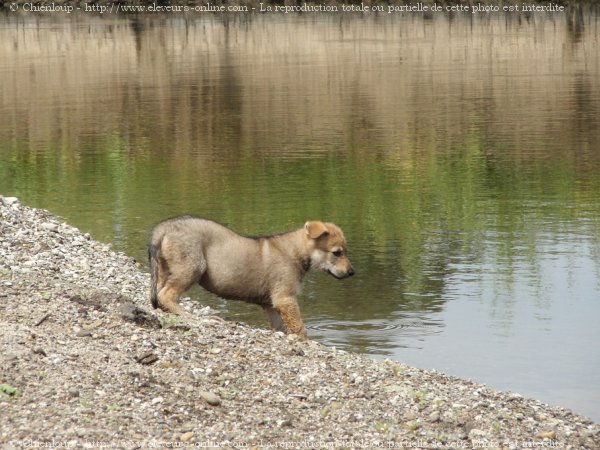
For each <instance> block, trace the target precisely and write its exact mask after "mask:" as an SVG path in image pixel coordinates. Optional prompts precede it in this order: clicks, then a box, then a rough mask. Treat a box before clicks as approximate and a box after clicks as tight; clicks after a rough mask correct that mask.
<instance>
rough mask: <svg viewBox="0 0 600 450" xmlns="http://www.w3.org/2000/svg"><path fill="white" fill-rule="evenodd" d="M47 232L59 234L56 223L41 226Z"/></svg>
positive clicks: (45, 223) (46, 223)
mask: <svg viewBox="0 0 600 450" xmlns="http://www.w3.org/2000/svg"><path fill="white" fill-rule="evenodd" d="M40 227H41V228H43V229H44V230H46V231H52V232H53V233H58V225H57V224H55V223H50V222H44V223H42V224H41V225H40Z"/></svg>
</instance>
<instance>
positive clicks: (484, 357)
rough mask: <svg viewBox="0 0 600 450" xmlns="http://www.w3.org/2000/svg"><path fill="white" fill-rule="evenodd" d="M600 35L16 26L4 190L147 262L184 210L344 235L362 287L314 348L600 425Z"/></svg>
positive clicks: (366, 20)
mask: <svg viewBox="0 0 600 450" xmlns="http://www.w3.org/2000/svg"><path fill="white" fill-rule="evenodd" d="M598 37H599V22H598V20H597V16H596V15H594V14H593V13H585V14H581V15H577V14H535V15H528V16H526V15H501V14H497V15H494V14H488V15H481V16H479V17H473V16H472V15H464V16H462V15H445V14H440V15H429V16H427V15H425V16H424V15H418V14H411V15H404V16H387V15H364V16H358V15H357V16H354V15H350V14H346V15H344V14H331V15H328V14H303V15H295V14H285V15H284V14H265V15H258V14H240V15H226V14H222V15H220V14H213V15H204V16H203V15H199V14H196V15H185V14H171V15H150V14H149V15H137V16H126V15H112V16H108V15H106V16H102V15H98V16H94V15H92V14H87V15H86V14H79V15H77V14H72V15H60V14H47V15H43V14H33V13H30V14H25V13H22V14H10V13H6V14H5V15H4V16H1V18H0V79H1V80H2V83H1V84H0V117H1V119H2V120H0V193H2V194H4V195H11V196H18V197H19V198H20V199H21V201H22V202H23V203H25V204H27V205H30V206H35V207H41V208H45V209H48V210H50V211H51V212H53V213H55V214H58V215H60V216H61V217H63V218H64V220H66V221H68V222H69V223H71V224H73V225H75V226H77V227H79V228H81V229H82V230H84V231H86V232H90V233H91V234H92V236H93V237H94V238H96V239H98V240H101V241H104V242H110V243H112V244H113V247H114V248H115V249H116V250H119V251H124V252H126V253H128V254H129V255H131V256H132V257H135V258H136V259H138V260H140V261H142V262H143V263H144V264H145V262H146V259H145V258H146V257H145V252H146V250H145V246H146V241H147V237H148V233H149V230H150V229H151V228H152V226H153V225H154V224H155V223H156V222H158V221H160V220H161V219H163V218H166V217H170V216H174V215H179V214H195V215H199V216H202V217H207V218H211V219H214V220H216V221H219V222H221V223H224V224H227V225H228V226H230V227H231V228H233V229H234V230H236V231H238V232H240V233H242V234H249V235H257V234H259V235H264V234H270V233H277V232H281V231H285V230H289V229H293V228H297V227H300V226H302V225H303V224H304V222H305V221H306V220H309V219H323V220H328V221H332V222H336V223H337V224H339V225H340V226H341V227H342V228H343V229H344V232H345V234H346V237H347V239H348V242H349V253H350V258H351V260H352V262H353V265H354V268H355V270H356V272H357V274H356V275H355V276H354V277H353V278H351V279H347V280H342V281H338V280H335V279H333V278H332V277H329V276H327V275H325V274H322V273H314V274H311V275H309V276H308V278H307V279H306V280H305V283H304V288H303V291H302V295H301V299H300V307H301V310H302V313H303V316H304V318H305V320H306V322H307V325H308V327H309V335H310V336H311V338H313V339H316V340H318V341H320V342H323V343H325V344H328V345H334V346H336V347H338V348H342V349H346V350H353V351H358V352H363V353H366V354H368V355H371V356H372V357H375V358H391V359H394V360H397V361H400V362H403V363H407V364H410V365H414V366H417V367H423V368H434V369H436V370H438V371H441V372H446V373H448V374H452V375H456V376H460V377H465V378H471V379H473V380H475V381H478V382H482V383H486V384H488V385H489V386H491V387H493V388H497V389H503V390H512V391H515V392H519V393H521V394H523V395H526V396H532V397H536V398H538V399H540V400H542V401H544V402H547V403H551V404H556V405H561V406H566V407H569V408H572V409H574V410H575V411H576V412H578V413H581V414H585V415H588V416H590V417H592V418H594V419H595V420H596V421H598V420H600V352H599V351H598V348H599V346H598V344H599V342H600V327H599V326H598V317H600V281H599V280H600V146H599V145H600V126H599V125H600V75H599V74H600V55H599V52H600V50H599V49H600V46H599V45H598ZM140 289H144V290H146V289H148V287H147V286H140ZM188 295H190V296H191V297H192V298H194V299H197V300H198V301H199V302H202V303H204V304H209V305H211V306H213V307H214V308H217V309H219V310H221V311H222V314H223V316H224V317H227V318H230V319H232V320H239V321H244V322H247V323H250V324H252V325H255V326H262V327H266V326H267V324H266V320H265V318H264V317H263V315H262V312H261V311H260V310H259V308H256V307H255V306H252V305H247V304H243V303H235V302H228V301H223V300H220V299H218V298H215V297H212V296H211V295H209V294H207V293H206V292H203V291H201V290H200V289H197V290H192V291H190V293H189V294H188Z"/></svg>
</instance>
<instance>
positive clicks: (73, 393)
mask: <svg viewBox="0 0 600 450" xmlns="http://www.w3.org/2000/svg"><path fill="white" fill-rule="evenodd" d="M67 392H68V393H69V395H70V396H71V397H79V390H78V389H77V388H74V387H70V388H69V389H68V391H67Z"/></svg>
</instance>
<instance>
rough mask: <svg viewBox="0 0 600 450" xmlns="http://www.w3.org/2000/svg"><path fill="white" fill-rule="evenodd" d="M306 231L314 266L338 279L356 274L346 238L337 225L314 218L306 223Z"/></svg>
mask: <svg viewBox="0 0 600 450" xmlns="http://www.w3.org/2000/svg"><path fill="white" fill-rule="evenodd" d="M304 231H305V233H306V238H307V239H308V240H309V243H310V263H311V266H312V267H316V268H318V269H320V270H322V271H323V272H327V273H329V274H330V275H333V276H334V277H335V278H338V279H341V278H346V277H349V276H352V275H354V269H353V268H352V264H350V260H349V259H348V255H347V254H346V238H344V233H342V230H341V229H340V228H339V227H338V226H337V225H335V224H333V223H328V222H319V221H316V220H314V221H310V222H306V223H305V224H304Z"/></svg>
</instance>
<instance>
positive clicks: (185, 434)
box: [179, 431, 194, 442]
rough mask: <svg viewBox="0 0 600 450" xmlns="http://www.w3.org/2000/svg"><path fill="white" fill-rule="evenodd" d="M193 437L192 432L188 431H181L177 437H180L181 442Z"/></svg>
mask: <svg viewBox="0 0 600 450" xmlns="http://www.w3.org/2000/svg"><path fill="white" fill-rule="evenodd" d="M193 437H194V432H193V431H188V432H187V433H183V434H182V435H181V437H180V438H179V439H181V440H182V441H183V442H190V441H191V440H192V438H193Z"/></svg>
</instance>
